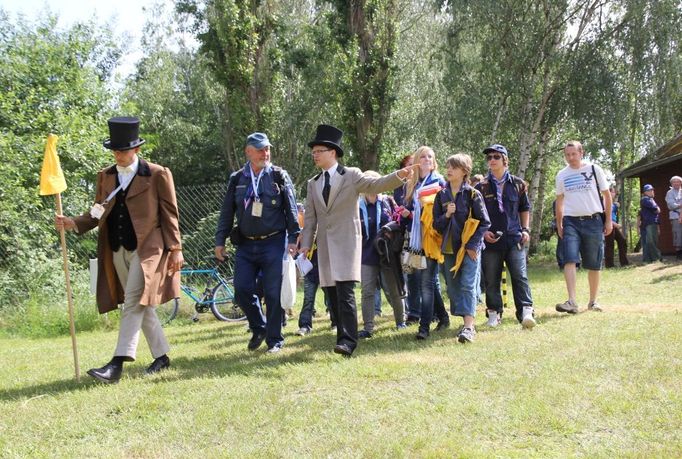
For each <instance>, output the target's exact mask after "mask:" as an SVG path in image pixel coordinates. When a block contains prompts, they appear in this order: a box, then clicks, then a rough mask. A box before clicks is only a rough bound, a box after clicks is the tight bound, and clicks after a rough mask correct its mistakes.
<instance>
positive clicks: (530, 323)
mask: <svg viewBox="0 0 682 459" xmlns="http://www.w3.org/2000/svg"><path fill="white" fill-rule="evenodd" d="M521 325H522V326H523V328H527V329H531V328H533V327H535V326H536V325H537V322H535V318H534V317H533V306H524V307H523V319H521Z"/></svg>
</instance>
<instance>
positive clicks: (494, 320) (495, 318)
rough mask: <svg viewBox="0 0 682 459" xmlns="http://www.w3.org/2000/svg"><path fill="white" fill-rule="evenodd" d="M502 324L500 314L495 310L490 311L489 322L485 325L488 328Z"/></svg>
mask: <svg viewBox="0 0 682 459" xmlns="http://www.w3.org/2000/svg"><path fill="white" fill-rule="evenodd" d="M500 322H502V320H501V317H500V314H499V313H498V312H497V311H495V310H493V309H488V322H486V323H485V324H486V325H487V326H488V327H497V326H498V325H500Z"/></svg>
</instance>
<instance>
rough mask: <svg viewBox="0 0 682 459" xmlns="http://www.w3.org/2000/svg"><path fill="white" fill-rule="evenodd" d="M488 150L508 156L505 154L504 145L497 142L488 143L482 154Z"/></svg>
mask: <svg viewBox="0 0 682 459" xmlns="http://www.w3.org/2000/svg"><path fill="white" fill-rule="evenodd" d="M489 151H496V152H498V153H502V154H503V155H504V156H508V155H507V149H506V148H505V147H504V145H500V144H499V143H496V144H493V145H490V146H489V147H488V148H486V149H485V150H483V154H486V153H488V152H489Z"/></svg>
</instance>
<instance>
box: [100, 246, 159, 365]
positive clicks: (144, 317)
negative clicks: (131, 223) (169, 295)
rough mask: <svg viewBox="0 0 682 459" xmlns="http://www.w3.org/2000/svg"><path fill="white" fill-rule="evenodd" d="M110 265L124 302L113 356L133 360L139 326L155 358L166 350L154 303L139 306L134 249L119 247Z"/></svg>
mask: <svg viewBox="0 0 682 459" xmlns="http://www.w3.org/2000/svg"><path fill="white" fill-rule="evenodd" d="M113 261H114V268H116V274H117V275H118V279H119V280H120V281H121V285H122V286H123V289H124V292H125V293H124V303H123V308H122V309H121V326H120V328H119V330H118V343H117V344H116V351H115V352H114V356H120V357H129V359H127V360H135V355H136V353H137V343H138V341H139V339H140V330H142V333H144V337H145V339H146V340H147V344H148V345H149V349H150V350H151V351H152V357H154V358H155V359H156V358H159V357H161V356H162V355H164V354H167V353H168V351H169V350H170V347H169V346H168V341H167V340H166V336H165V335H164V333H163V328H162V327H161V322H160V321H159V318H158V316H157V315H156V306H143V305H141V304H140V298H141V297H142V292H143V291H144V273H143V272H142V265H141V264H140V258H139V257H138V256H137V251H136V250H134V251H132V252H131V251H128V250H126V249H124V248H123V247H121V248H120V249H119V250H118V251H116V252H114V260H113Z"/></svg>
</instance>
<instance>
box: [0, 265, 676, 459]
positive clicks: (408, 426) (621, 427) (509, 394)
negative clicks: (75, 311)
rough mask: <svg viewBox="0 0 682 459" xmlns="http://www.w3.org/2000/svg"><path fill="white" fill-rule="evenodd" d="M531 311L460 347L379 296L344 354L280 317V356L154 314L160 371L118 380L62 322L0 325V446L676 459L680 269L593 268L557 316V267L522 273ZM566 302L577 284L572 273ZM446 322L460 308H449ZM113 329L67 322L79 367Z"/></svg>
mask: <svg viewBox="0 0 682 459" xmlns="http://www.w3.org/2000/svg"><path fill="white" fill-rule="evenodd" d="M530 277H531V283H532V288H533V296H534V299H535V302H536V309H537V312H538V313H539V318H538V321H539V324H538V326H537V327H536V328H535V329H534V330H532V331H530V332H529V331H523V330H521V329H520V327H519V326H518V325H517V324H516V323H514V322H513V321H512V319H511V317H512V315H513V314H511V313H510V312H509V313H506V314H505V320H504V323H503V325H502V326H501V327H500V328H497V329H494V330H489V329H486V328H485V326H484V325H483V324H484V323H485V318H484V317H483V314H482V311H480V310H479V315H478V318H477V324H478V325H479V327H478V335H477V339H476V341H475V342H474V343H473V344H471V345H466V346H465V345H461V344H458V343H457V342H456V338H455V330H456V327H453V328H451V329H449V330H447V331H444V332H440V333H432V338H431V339H429V340H428V341H426V342H423V343H421V342H417V341H415V340H414V339H413V334H414V332H415V330H414V328H411V329H408V330H402V331H395V330H393V329H392V323H391V322H392V321H391V320H390V319H389V317H388V316H390V315H391V314H387V313H388V312H389V311H390V308H389V307H388V306H386V305H384V308H385V309H384V312H385V314H384V317H382V318H381V319H379V329H378V332H377V333H376V335H375V337H374V338H372V339H370V340H368V341H363V342H361V343H360V346H359V347H358V350H357V352H356V356H354V357H353V358H352V359H344V358H341V357H340V356H338V355H336V354H333V353H332V352H331V349H332V346H333V344H334V338H333V336H332V334H331V332H330V331H329V326H328V321H327V320H326V319H324V318H319V319H317V320H316V322H315V331H314V332H313V334H311V335H308V336H306V337H296V336H293V332H294V331H295V329H296V327H295V324H294V323H292V324H290V325H289V326H288V327H287V329H286V346H285V348H284V350H283V351H282V352H281V353H280V354H279V355H268V354H265V353H264V352H263V350H262V349H261V350H259V351H257V352H248V351H246V342H247V340H248V337H249V335H247V334H246V332H245V329H244V324H226V323H219V322H217V321H215V320H214V319H213V318H212V317H211V316H210V315H203V316H202V317H201V321H200V322H199V323H196V324H193V323H190V322H188V321H182V320H181V321H178V322H177V323H176V324H174V325H171V326H170V327H168V328H167V334H168V337H169V340H170V341H171V345H172V347H173V350H172V353H171V359H172V368H171V369H170V370H169V371H167V372H165V373H164V374H161V375H157V376H154V377H151V378H145V377H144V376H143V371H144V368H145V366H146V365H148V364H149V362H150V360H151V358H150V357H149V354H148V349H147V346H146V343H144V340H141V341H142V342H141V344H140V348H139V360H138V361H137V362H135V363H133V364H129V365H127V366H126V368H125V373H124V378H123V380H122V381H121V382H120V384H118V385H115V386H104V385H100V384H96V383H95V382H93V381H91V380H90V378H89V377H87V376H83V377H82V379H81V382H76V381H75V380H74V378H73V361H72V354H71V347H70V346H71V345H70V339H69V337H68V336H63V337H58V338H50V339H19V338H15V339H8V338H3V339H0V362H1V364H2V367H1V368H2V370H1V371H0V413H1V415H0V456H2V457H202V456H204V457H491V456H494V457H524V458H525V457H574V456H589V457H609V456H610V457H614V456H615V457H680V456H682V431H681V428H682V391H681V389H682V383H681V381H682V365H681V363H682V345H681V343H682V306H680V303H681V302H680V285H682V284H681V283H680V279H681V278H682V265H679V264H677V265H674V264H660V263H657V264H653V265H648V266H642V267H634V268H628V269H623V270H609V271H605V272H604V275H603V283H602V285H603V289H602V292H603V293H602V295H601V304H602V306H603V307H604V308H605V310H606V312H604V313H592V312H584V313H580V314H578V315H575V316H568V315H560V314H559V313H556V312H554V308H553V306H554V304H555V303H557V302H559V301H562V300H564V299H565V289H564V285H563V279H562V277H561V275H560V273H559V272H558V271H557V270H556V269H554V267H553V266H551V265H549V264H547V265H542V266H536V267H534V268H533V269H532V270H531V274H530ZM578 288H579V292H580V296H579V303H580V304H581V306H583V308H584V305H585V304H586V301H587V297H586V292H587V280H586V276H585V273H581V274H580V275H579V287H578ZM453 320H454V322H453V324H454V323H457V321H458V320H459V319H456V318H453ZM115 340H116V331H115V330H114V331H90V332H84V333H79V336H78V344H79V350H80V360H81V366H82V368H83V370H86V369H87V368H90V367H93V366H99V365H101V364H103V363H104V362H106V361H107V360H108V359H109V358H110V356H111V351H112V349H113V348H114V344H115Z"/></svg>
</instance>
